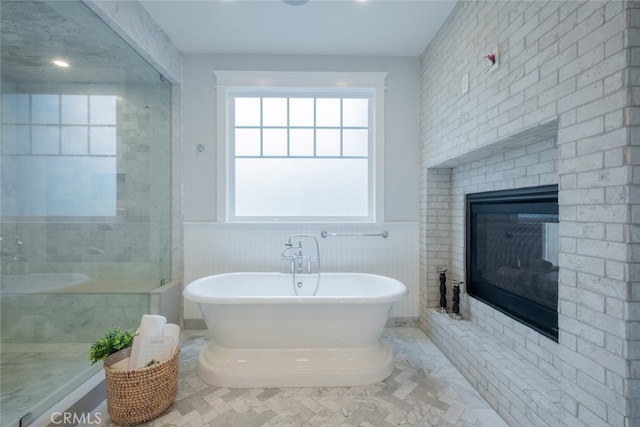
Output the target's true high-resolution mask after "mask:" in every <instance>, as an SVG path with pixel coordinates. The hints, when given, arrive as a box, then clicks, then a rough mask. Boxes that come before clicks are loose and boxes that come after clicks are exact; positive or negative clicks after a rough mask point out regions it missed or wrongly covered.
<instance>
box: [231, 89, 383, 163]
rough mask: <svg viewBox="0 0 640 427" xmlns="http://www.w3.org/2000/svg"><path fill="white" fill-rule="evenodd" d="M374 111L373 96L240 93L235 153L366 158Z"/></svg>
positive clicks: (242, 155)
mask: <svg viewBox="0 0 640 427" xmlns="http://www.w3.org/2000/svg"><path fill="white" fill-rule="evenodd" d="M370 110H371V105H370V99H369V98H368V97H346V96H341V97H309V96H303V97H293V96H280V97H276V96H251V95H249V96H236V97H234V104H233V114H232V116H233V118H232V123H233V129H234V130H233V135H232V146H233V148H234V154H235V157H236V158H254V157H270V158H279V157H295V158H361V159H366V158H368V156H369V151H370V146H371V141H370V139H371V138H370V130H369V123H370Z"/></svg>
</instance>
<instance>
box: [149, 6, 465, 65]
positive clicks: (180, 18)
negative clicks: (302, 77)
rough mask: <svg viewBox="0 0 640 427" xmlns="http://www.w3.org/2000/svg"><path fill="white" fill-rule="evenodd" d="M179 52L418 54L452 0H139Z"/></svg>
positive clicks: (447, 11) (424, 46)
mask: <svg viewBox="0 0 640 427" xmlns="http://www.w3.org/2000/svg"><path fill="white" fill-rule="evenodd" d="M140 3H142V5H143V7H144V8H145V9H146V10H147V11H148V12H149V14H150V15H151V16H152V17H153V19H154V20H155V21H156V22H157V23H158V24H159V25H160V27H161V28H162V29H163V30H164V31H165V32H166V33H167V35H168V36H169V37H170V38H171V39H172V40H173V42H174V43H175V44H176V46H177V47H178V49H180V50H181V51H182V52H184V53H227V54H272V55H278V54H281V55H301V54H305V55H366V56H369V55H371V56H419V55H421V54H422V52H423V51H424V49H425V48H426V47H427V45H428V44H429V41H430V40H431V39H432V38H433V36H434V35H435V34H436V32H437V31H438V29H439V28H440V27H441V26H442V23H443V22H444V20H445V19H446V17H447V16H448V15H449V13H450V12H451V9H453V6H454V5H455V0H367V1H362V0H361V1H357V0H309V1H308V2H307V3H306V4H304V5H295V6H292V5H288V4H285V3H284V2H283V1H281V0H140Z"/></svg>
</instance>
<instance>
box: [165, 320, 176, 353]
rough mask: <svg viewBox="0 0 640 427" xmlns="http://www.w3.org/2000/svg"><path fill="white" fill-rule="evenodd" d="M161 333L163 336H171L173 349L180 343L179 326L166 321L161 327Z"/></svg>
mask: <svg viewBox="0 0 640 427" xmlns="http://www.w3.org/2000/svg"><path fill="white" fill-rule="evenodd" d="M162 335H164V336H165V337H173V344H174V345H173V351H175V350H176V348H178V345H180V326H178V325H175V324H173V323H167V324H166V325H164V327H163V328H162Z"/></svg>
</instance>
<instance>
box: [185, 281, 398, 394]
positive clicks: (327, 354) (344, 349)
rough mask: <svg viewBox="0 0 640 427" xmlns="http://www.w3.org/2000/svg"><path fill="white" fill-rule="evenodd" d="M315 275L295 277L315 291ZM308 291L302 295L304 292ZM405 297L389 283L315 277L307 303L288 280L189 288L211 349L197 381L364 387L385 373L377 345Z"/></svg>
mask: <svg viewBox="0 0 640 427" xmlns="http://www.w3.org/2000/svg"><path fill="white" fill-rule="evenodd" d="M315 277H316V276H315V275H304V274H301V275H296V280H297V281H301V282H303V283H305V285H304V286H303V287H302V288H301V291H300V292H298V293H304V292H305V290H304V289H305V287H308V283H314V284H315ZM307 292H308V291H307ZM406 294H407V288H406V286H405V285H404V284H403V283H401V282H399V281H398V280H395V279H391V278H389V277H383V276H377V275H372V274H360V273H322V274H321V276H320V283H319V288H318V291H317V294H316V295H315V296H296V295H295V292H294V289H293V283H292V275H291V274H282V273H230V274H220V275H215V276H209V277H203V278H201V279H197V280H195V281H193V282H191V283H190V284H189V285H187V287H186V288H185V290H184V296H185V297H186V298H187V299H189V300H191V301H195V302H198V303H199V304H200V309H201V311H202V314H203V316H204V320H205V323H206V325H207V328H208V329H209V332H210V336H211V342H210V343H209V345H208V346H207V347H205V348H204V349H203V350H202V352H201V353H200V357H199V359H198V365H197V373H198V376H199V377H200V378H201V379H202V380H203V381H205V382H206V383H209V384H212V385H215V386H219V387H230V388H237V387H240V388H242V387H327V386H336V387H337V386H354V385H364V384H371V383H374V382H377V381H381V380H383V379H385V378H386V377H387V376H389V375H390V374H391V372H392V371H393V354H392V352H391V349H390V348H389V347H388V346H387V345H386V344H385V343H383V342H382V341H381V339H380V337H381V335H382V331H383V328H384V326H385V324H386V322H387V318H388V316H389V312H390V310H391V306H392V305H393V302H394V301H397V300H399V299H401V298H402V297H404V296H405V295H406Z"/></svg>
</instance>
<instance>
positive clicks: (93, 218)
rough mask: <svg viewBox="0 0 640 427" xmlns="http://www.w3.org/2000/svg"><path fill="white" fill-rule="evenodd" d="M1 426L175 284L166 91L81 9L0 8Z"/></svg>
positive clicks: (37, 406) (77, 377) (38, 403)
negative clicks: (167, 283)
mask: <svg viewBox="0 0 640 427" xmlns="http://www.w3.org/2000/svg"><path fill="white" fill-rule="evenodd" d="M0 7H1V10H0V14H1V23H0V30H1V44H0V53H1V69H0V85H1V86H0V89H1V90H0V92H1V94H0V95H1V101H2V102H1V108H2V110H1V111H0V117H1V124H2V126H1V137H0V144H1V146H0V180H1V181H0V187H1V189H0V238H1V240H0V283H1V289H0V322H1V323H0V375H1V377H2V381H1V383H0V385H1V400H0V405H1V406H0V410H1V412H0V413H1V417H2V418H1V422H0V425H1V426H14V425H19V422H20V419H21V418H22V417H24V416H25V415H27V414H31V415H30V417H37V416H39V415H40V414H43V413H44V412H45V411H46V410H47V409H48V408H49V407H51V406H52V405H53V404H54V403H55V402H57V401H58V400H60V399H61V398H63V397H64V396H66V395H67V394H69V393H70V391H72V390H74V389H75V388H77V387H78V385H79V384H81V383H83V382H84V381H86V380H87V379H88V378H89V377H91V376H92V375H94V374H95V373H96V372H98V370H99V369H101V366H98V365H95V366H91V364H90V362H89V361H88V351H89V347H90V344H91V343H92V342H93V341H95V340H96V339H97V338H99V337H100V336H102V335H103V334H104V333H105V332H106V330H107V329H109V328H110V327H112V326H120V327H122V328H135V327H136V326H137V324H138V323H139V321H140V317H141V315H142V314H144V313H148V312H149V291H150V290H152V289H153V288H155V287H157V286H159V285H160V283H161V281H162V280H166V279H170V278H171V191H170V189H171V183H170V179H171V176H170V171H171V157H170V153H171V151H170V139H171V85H170V84H169V83H168V82H166V81H165V79H164V78H163V77H162V76H161V75H160V74H159V73H158V71H156V70H155V69H154V68H152V67H151V66H150V65H149V64H148V63H147V62H146V61H145V60H144V59H143V58H142V57H140V56H139V55H138V54H137V53H136V52H135V51H134V50H133V49H132V48H131V47H130V46H129V45H128V44H127V43H125V42H124V41H123V40H122V39H121V38H119V37H118V36H117V35H116V34H115V33H114V32H113V31H112V30H111V29H110V28H109V27H108V26H107V25H106V24H105V23H104V22H102V21H101V20H100V19H99V18H98V17H97V16H96V15H95V14H94V13H93V12H92V11H91V10H90V9H89V8H87V7H86V6H85V5H84V4H83V3H82V2H80V1H2V2H0Z"/></svg>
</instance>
